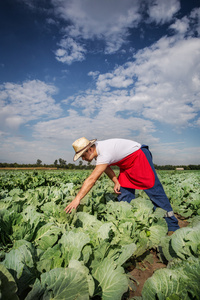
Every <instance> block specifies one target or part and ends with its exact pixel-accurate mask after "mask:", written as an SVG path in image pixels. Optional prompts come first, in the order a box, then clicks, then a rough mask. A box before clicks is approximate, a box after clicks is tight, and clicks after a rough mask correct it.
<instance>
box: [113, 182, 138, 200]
mask: <svg viewBox="0 0 200 300" xmlns="http://www.w3.org/2000/svg"><path fill="white" fill-rule="evenodd" d="M120 192H121V194H120V195H118V196H117V199H118V201H125V202H128V203H130V202H131V200H133V199H135V190H134V189H130V188H124V187H122V186H121V187H120Z"/></svg>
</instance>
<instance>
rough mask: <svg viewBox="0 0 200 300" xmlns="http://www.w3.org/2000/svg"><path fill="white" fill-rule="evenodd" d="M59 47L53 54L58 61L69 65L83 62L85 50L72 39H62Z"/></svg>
mask: <svg viewBox="0 0 200 300" xmlns="http://www.w3.org/2000/svg"><path fill="white" fill-rule="evenodd" d="M59 46H60V48H59V49H58V50H57V51H56V52H55V54H56V59H57V60H58V61H60V62H62V63H66V64H68V65H71V64H72V63H73V62H74V61H82V60H84V58H85V53H86V49H85V48H84V46H83V45H81V44H79V43H77V42H76V41H75V40H73V39H72V38H69V37H67V38H63V39H62V40H61V42H60V43H59Z"/></svg>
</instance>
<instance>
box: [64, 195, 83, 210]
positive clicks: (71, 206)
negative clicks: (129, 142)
mask: <svg viewBox="0 0 200 300" xmlns="http://www.w3.org/2000/svg"><path fill="white" fill-rule="evenodd" d="M79 204H80V201H79V200H77V199H76V198H75V199H74V200H73V201H72V202H71V203H70V204H69V205H67V207H65V209H64V210H65V212H66V213H71V211H72V209H73V208H74V209H77V207H78V206H79Z"/></svg>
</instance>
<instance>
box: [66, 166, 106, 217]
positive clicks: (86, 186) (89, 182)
mask: <svg viewBox="0 0 200 300" xmlns="http://www.w3.org/2000/svg"><path fill="white" fill-rule="evenodd" d="M107 166H108V165H107V164H103V165H98V166H96V167H95V169H94V170H93V172H92V174H91V175H90V176H89V177H88V178H87V179H86V180H85V181H84V183H83V185H82V187H81V189H80V191H79V192H78V194H77V195H76V197H75V198H74V200H73V201H72V202H71V203H70V204H69V205H68V206H67V207H66V208H65V211H66V213H70V212H71V211H72V209H73V208H75V209H76V208H77V207H78V206H79V204H80V201H81V199H83V198H84V197H85V195H87V193H88V192H89V191H90V190H91V188H92V187H93V185H94V184H95V182H96V181H97V179H98V178H99V177H100V176H101V174H102V173H103V172H104V171H105V170H106V168H107Z"/></svg>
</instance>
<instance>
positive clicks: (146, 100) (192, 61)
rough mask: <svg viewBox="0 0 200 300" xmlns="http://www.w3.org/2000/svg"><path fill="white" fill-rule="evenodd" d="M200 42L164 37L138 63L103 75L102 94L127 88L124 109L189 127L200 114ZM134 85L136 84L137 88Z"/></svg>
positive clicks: (100, 79)
mask: <svg viewBox="0 0 200 300" xmlns="http://www.w3.org/2000/svg"><path fill="white" fill-rule="evenodd" d="M199 57H200V40H199V39H196V38H188V39H186V40H179V39H178V40H177V39H176V37H171V38H168V37H164V38H162V39H160V40H159V41H158V42H157V43H155V44H154V45H152V46H151V47H149V48H145V49H143V50H141V51H139V52H138V53H137V54H136V55H135V56H134V59H135V61H133V62H129V63H126V64H125V65H124V66H120V67H118V68H116V69H115V70H114V71H113V72H110V73H106V74H100V75H99V76H98V79H97V82H96V85H97V89H98V90H99V91H105V90H106V91H112V89H113V88H115V89H122V88H126V90H127V92H128V91H129V92H130V95H127V97H126V100H125V101H123V100H122V99H121V109H122V107H124V110H125V109H127V110H130V111H132V112H138V113H141V114H143V116H144V117H145V118H148V119H152V120H154V121H159V122H161V123H162V122H164V123H169V124H174V125H175V126H177V127H178V126H186V125H188V122H190V121H191V120H193V119H194V118H195V116H196V114H197V113H198V112H199V96H200V84H199V83H200V75H199V74H200V61H199ZM133 83H135V85H134V86H132V85H133Z"/></svg>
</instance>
